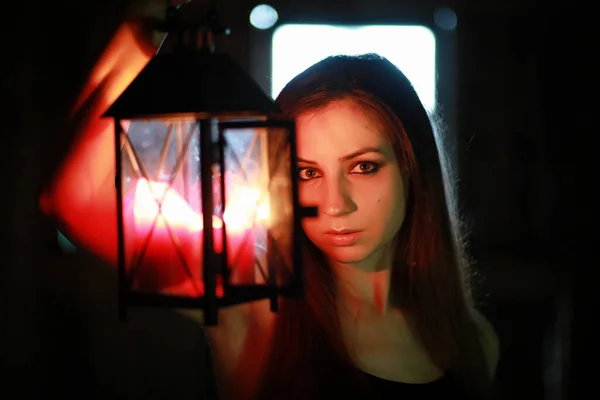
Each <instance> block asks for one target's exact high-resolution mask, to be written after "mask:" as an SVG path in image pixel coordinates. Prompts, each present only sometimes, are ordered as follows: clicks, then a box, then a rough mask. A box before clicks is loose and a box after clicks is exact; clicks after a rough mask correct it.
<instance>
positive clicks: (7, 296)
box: [0, 0, 598, 400]
mask: <svg viewBox="0 0 600 400" xmlns="http://www.w3.org/2000/svg"><path fill="white" fill-rule="evenodd" d="M138 2H141V0H138ZM217 4H218V9H219V11H220V13H221V16H222V20H223V22H225V23H227V24H228V25H229V26H230V27H231V28H232V36H231V37H229V38H227V39H226V40H224V41H223V44H222V46H221V48H222V49H223V50H225V51H228V52H229V53H230V54H231V55H232V56H234V58H235V59H236V60H237V61H238V62H239V63H240V64H241V65H242V66H243V67H244V68H245V69H246V70H247V71H249V72H251V73H252V75H253V77H254V78H255V79H256V80H257V81H258V82H259V83H260V84H261V85H263V86H264V87H265V90H268V89H269V88H268V86H267V85H268V74H269V71H268V66H269V63H270V60H269V54H270V53H269V51H270V49H269V41H270V35H271V34H272V30H271V31H257V30H255V29H254V28H252V27H251V26H250V24H249V22H248V15H249V12H250V10H251V9H252V7H253V6H254V5H256V4H257V2H253V1H247V0H220V1H219V2H218V3H217ZM270 4H271V5H273V6H274V7H275V8H276V9H277V10H278V12H279V16H280V23H284V22H331V23H394V24H399V23H424V24H427V25H430V26H432V28H433V29H434V32H435V33H436V34H437V35H438V36H437V40H438V46H439V48H438V60H437V62H438V69H439V74H440V82H439V90H440V100H441V102H442V103H443V107H444V110H445V114H446V118H447V123H448V126H449V129H450V132H451V134H452V137H453V138H454V139H455V141H456V147H455V156H456V161H457V166H458V172H459V175H460V189H459V194H460V205H461V209H462V211H463V213H464V216H465V218H466V221H467V222H468V223H469V225H470V227H471V236H470V249H471V252H472V255H473V257H474V258H475V259H476V260H477V264H476V269H477V271H479V273H480V276H481V286H480V288H479V289H478V296H479V299H480V300H481V301H482V302H483V305H484V308H483V311H484V312H485V314H486V315H487V316H488V317H489V319H490V320H491V322H492V323H493V325H494V326H495V327H496V330H497V332H498V335H499V337H500V340H501V347H502V357H501V360H500V365H499V369H498V390H497V392H498V398H502V399H575V398H583V396H584V395H583V390H584V389H583V388H584V386H586V385H593V383H594V382H593V379H594V378H593V376H592V374H593V372H594V367H588V366H587V365H586V364H585V361H586V360H585V356H589V355H590V353H591V351H592V348H594V347H595V345H594V344H593V340H592V339H593V338H594V336H593V335H592V332H591V330H592V328H593V322H594V319H593V316H594V314H595V313H594V310H593V307H592V306H591V304H592V303H591V299H592V297H593V294H594V291H593V283H594V281H593V278H592V275H591V272H592V271H593V268H594V267H595V266H596V265H598V263H597V257H596V258H594V257H595V252H594V250H595V230H593V229H592V220H593V215H595V212H594V211H595V210H594V207H593V205H592V203H593V202H594V199H595V198H594V197H593V193H594V189H595V187H594V186H595V185H596V184H597V181H598V179H597V178H596V176H595V175H596V172H595V170H596V169H597V168H593V167H596V165H597V163H596V162H595V160H596V158H595V154H594V153H595V147H594V142H595V140H593V139H595V133H596V132H597V131H598V129H597V126H596V125H597V123H596V114H597V112H596V109H595V105H596V101H595V97H596V96H597V94H596V92H595V88H596V86H597V85H596V84H595V80H596V71H597V69H596V66H597V62H596V61H595V53H596V52H597V48H598V46H597V39H598V22H596V18H595V16H594V14H593V12H592V11H591V10H592V8H590V6H589V5H587V4H585V3H583V2H581V3H578V2H574V1H565V0H560V1H558V0H557V1H555V2H541V1H533V0H510V1H502V0H481V1H467V0H449V1H446V2H442V1H437V0H421V1H418V2H417V1H408V0H394V1H392V0H389V1H388V0H362V1H359V0H355V1H351V0H347V1H341V0H339V1H338V0H335V1H333V0H332V1H308V0H304V1H302V0H294V1H292V0H288V1H273V2H271V3H270ZM441 6H448V7H451V8H452V9H453V10H454V11H455V12H456V13H457V15H458V25H457V28H456V30H454V31H451V32H449V31H442V30H440V29H438V28H436V27H435V26H434V25H433V22H432V15H433V11H434V10H435V9H436V8H437V7H441ZM127 7H128V3H127V2H126V1H117V0H103V1H100V0H88V1H84V2H81V1H79V2H77V1H74V0H61V1H29V2H22V3H18V4H12V5H8V4H7V5H4V6H3V11H2V20H3V24H2V31H3V46H2V53H1V54H2V62H1V63H0V68H1V70H0V74H1V75H0V77H1V80H0V81H1V83H2V91H1V94H2V106H1V107H0V110H1V112H2V116H3V118H2V122H3V126H4V128H3V132H2V142H1V143H0V150H1V151H2V152H3V157H2V158H1V160H2V169H1V170H0V171H2V178H3V180H4V187H3V189H2V191H1V195H2V196H1V198H2V203H0V204H2V206H3V207H2V210H3V212H2V213H1V214H0V215H1V218H2V221H3V223H2V224H1V225H2V240H3V246H2V249H3V250H2V252H1V253H0V254H1V258H0V260H1V261H0V263H1V266H2V269H0V288H1V289H0V290H1V292H0V293H1V297H0V299H1V300H2V301H1V303H0V332H1V336H0V360H1V361H2V371H0V379H1V380H2V384H1V385H0V391H1V392H0V393H2V392H4V393H2V394H0V396H1V397H3V398H24V397H25V396H26V395H27V396H30V398H46V397H50V396H55V395H56V396H58V397H60V398H80V399H100V398H107V397H109V396H110V397H124V396H127V397H128V398H130V399H170V398H177V399H181V400H184V399H192V398H196V399H197V398H202V396H204V394H205V390H206V385H205V381H206V379H207V378H206V373H205V372H204V369H205V368H204V366H205V362H206V360H205V355H206V347H205V342H204V339H203V334H202V332H201V330H200V329H199V328H198V327H197V326H195V325H194V324H193V323H191V322H189V321H187V320H184V319H183V318H182V317H180V316H178V315H176V314H174V313H173V312H171V311H168V310H134V311H133V312H132V313H131V317H130V320H129V322H127V323H120V322H118V321H117V312H116V276H115V273H114V272H113V271H112V270H111V269H110V268H108V267H106V266H104V265H102V264H101V263H100V262H98V261H96V260H94V259H93V258H91V257H90V256H88V255H86V254H84V253H83V252H81V251H79V252H77V253H76V254H74V255H69V254H64V253H63V252H61V251H60V250H59V248H58V246H57V239H56V229H55V227H54V226H53V225H52V224H51V223H50V221H48V220H47V219H45V218H44V217H43V216H42V215H41V214H40V213H39V211H38V208H37V202H36V196H37V194H38V193H39V190H40V188H41V186H42V184H43V182H44V181H45V180H46V179H48V177H49V174H50V173H51V171H52V170H53V169H54V168H55V167H56V165H57V163H58V162H59V160H60V159H61V157H62V155H63V154H64V153H65V152H66V151H67V149H68V144H69V143H70V141H71V139H72V137H71V135H72V130H71V129H68V126H67V125H66V115H67V113H68V111H69V109H70V107H71V106H72V104H73V102H74V100H75V97H76V96H77V93H78V91H79V89H80V88H81V86H82V85H83V83H84V82H85V78H86V76H87V73H88V72H89V71H90V69H91V67H92V66H93V64H94V62H95V60H96V58H97V57H98V56H99V54H100V52H101V51H102V49H103V46H105V45H106V44H107V43H108V40H109V39H110V37H111V35H112V33H113V32H114V30H115V29H116V27H117V26H118V25H119V23H120V22H121V21H122V19H123V18H124V16H125V15H126V9H127ZM307 45H310V44H307ZM592 365H593V364H592ZM232 384H233V383H232ZM592 393H593V392H592ZM5 394H6V395H7V397H5ZM592 396H593V394H592ZM586 397H587V396H586Z"/></svg>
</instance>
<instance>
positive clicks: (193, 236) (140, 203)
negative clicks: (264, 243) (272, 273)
mask: <svg viewBox="0 0 600 400" xmlns="http://www.w3.org/2000/svg"><path fill="white" fill-rule="evenodd" d="M157 200H158V201H162V202H161V206H160V210H159V205H158V202H157ZM131 211H132V217H133V222H134V224H133V231H132V232H131V233H133V236H134V237H135V241H134V243H135V244H134V245H135V248H129V251H131V250H135V254H140V252H141V250H142V248H143V247H144V244H145V243H146V241H147V240H148V236H149V235H150V233H151V231H152V225H153V224H155V228H154V231H152V236H151V237H150V239H149V241H148V244H147V247H146V252H145V254H144V259H143V266H142V268H141V270H140V271H142V272H141V274H143V269H146V268H147V269H146V272H147V273H146V274H145V275H141V277H140V280H139V286H140V290H149V291H152V292H154V291H156V290H159V291H161V292H163V293H170V294H180V295H187V296H197V295H200V294H202V293H203V283H202V261H201V260H202V258H203V240H202V239H203V232H202V231H203V223H202V214H200V213H198V212H196V211H195V210H193V209H192V208H191V207H190V205H189V204H188V203H187V202H186V201H185V199H184V198H183V197H181V196H180V195H179V193H177V191H176V190H174V189H173V188H170V187H169V186H168V185H167V184H165V183H161V182H152V181H150V182H149V181H147V180H146V179H139V180H138V181H137V183H136V185H135V194H134V196H133V207H132V210H131ZM130 218H131V217H130ZM126 224H127V221H126ZM238 225H239V224H238ZM167 227H168V228H167ZM222 227H223V221H222V220H221V219H220V218H218V217H217V216H213V238H214V249H215V251H216V252H217V253H221V252H222V251H223V236H222V235H223V234H222ZM232 227H233V228H235V224H232ZM228 228H229V224H228ZM169 229H170V231H171V232H169ZM173 236H175V237H176V239H175V242H176V243H177V244H178V245H176V244H175V243H174V241H173ZM227 245H228V250H227V253H228V260H229V264H230V265H235V271H232V272H234V276H237V277H238V279H239V280H242V281H243V282H248V281H249V280H251V278H252V276H253V274H254V240H253V235H252V229H242V230H240V229H228V230H227ZM178 249H179V250H180V251H178ZM185 266H187V267H188V268H189V271H190V273H191V276H192V279H191V280H190V277H189V276H188V274H187V273H186V270H185ZM148 272H150V273H148ZM217 292H218V294H219V293H221V295H222V287H221V288H218V290H217Z"/></svg>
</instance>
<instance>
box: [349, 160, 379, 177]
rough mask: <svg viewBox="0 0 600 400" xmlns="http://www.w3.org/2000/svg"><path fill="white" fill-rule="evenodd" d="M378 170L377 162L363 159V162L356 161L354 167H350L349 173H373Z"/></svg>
mask: <svg viewBox="0 0 600 400" xmlns="http://www.w3.org/2000/svg"><path fill="white" fill-rule="evenodd" d="M378 170H379V165H378V164H377V163H374V162H367V161H363V162H359V163H357V164H356V165H355V166H354V168H352V171H350V173H351V174H374V173H375V172H377V171H378Z"/></svg>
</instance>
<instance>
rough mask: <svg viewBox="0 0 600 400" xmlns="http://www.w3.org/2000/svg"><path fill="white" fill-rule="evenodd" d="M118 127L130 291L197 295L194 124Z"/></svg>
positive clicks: (168, 122) (198, 221)
mask: <svg viewBox="0 0 600 400" xmlns="http://www.w3.org/2000/svg"><path fill="white" fill-rule="evenodd" d="M121 126H122V130H123V133H122V134H121V162H122V164H121V165H122V179H121V185H122V194H123V201H122V204H123V229H124V236H125V260H126V267H125V268H126V272H127V279H128V282H129V285H130V289H131V290H132V291H136V292H141V293H144V292H147V293H162V294H174V295H179V296H182V295H183V296H192V297H195V296H199V295H201V294H202V291H203V288H202V282H201V279H200V278H201V276H202V275H201V256H202V254H201V253H202V246H201V244H202V240H201V239H202V236H201V234H202V219H201V202H200V190H199V189H200V185H199V175H200V174H199V154H198V149H199V147H198V139H199V135H198V127H197V124H196V121H194V120H144V121H142V120H134V121H129V122H127V121H123V122H122V123H121Z"/></svg>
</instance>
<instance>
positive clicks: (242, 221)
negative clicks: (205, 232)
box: [133, 178, 269, 233]
mask: <svg viewBox="0 0 600 400" xmlns="http://www.w3.org/2000/svg"><path fill="white" fill-rule="evenodd" d="M260 200H261V191H260V190H259V189H258V188H252V187H244V186H236V187H234V188H233V190H232V194H231V195H230V196H229V199H228V201H227V205H226V207H225V213H224V219H225V223H226V224H227V230H228V231H229V232H232V233H235V232H242V231H244V230H246V229H250V228H252V227H253V225H254V223H255V222H257V223H261V222H267V221H268V219H269V207H268V202H267V201H266V199H263V201H260ZM159 204H160V206H159ZM133 213H134V217H135V221H136V222H137V223H153V222H154V221H155V220H156V227H157V228H165V224H166V223H168V224H169V226H170V227H172V228H175V229H177V228H183V229H186V230H188V231H189V232H200V231H201V230H202V229H203V221H202V214H200V213H198V212H196V211H195V210H194V209H193V208H192V207H190V205H189V204H188V203H187V201H185V199H184V198H183V197H181V195H180V194H179V193H177V191H176V190H174V189H173V188H171V187H169V185H168V184H166V183H163V182H153V181H148V180H146V179H144V178H142V179H139V180H138V181H137V184H136V188H135V197H134V207H133ZM157 215H158V217H157ZM212 221H213V222H212V225H213V229H220V228H221V227H222V226H223V221H222V220H221V219H220V218H219V217H217V216H216V215H213V218H212Z"/></svg>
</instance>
